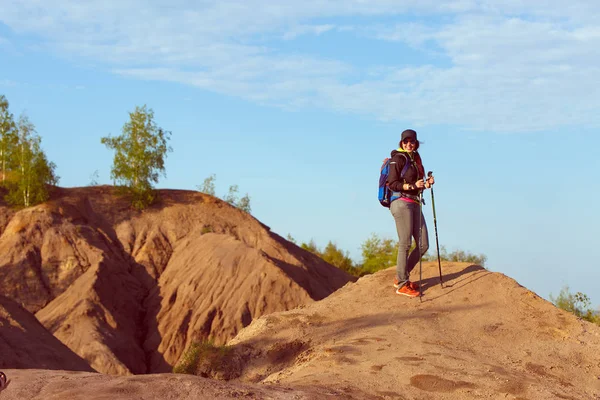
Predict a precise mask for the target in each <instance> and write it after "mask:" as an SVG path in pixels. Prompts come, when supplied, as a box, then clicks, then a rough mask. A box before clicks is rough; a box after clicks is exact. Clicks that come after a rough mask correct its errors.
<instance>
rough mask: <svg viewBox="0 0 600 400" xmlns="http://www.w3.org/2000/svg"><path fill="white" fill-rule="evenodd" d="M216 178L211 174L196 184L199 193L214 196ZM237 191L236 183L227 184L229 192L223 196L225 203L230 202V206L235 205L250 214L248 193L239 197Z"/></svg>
mask: <svg viewBox="0 0 600 400" xmlns="http://www.w3.org/2000/svg"><path fill="white" fill-rule="evenodd" d="M216 179H217V177H216V175H215V174H212V175H210V176H209V177H208V178H206V179H205V180H204V182H203V184H202V185H201V186H200V185H197V186H196V188H197V189H198V191H200V192H201V193H206V194H209V195H211V196H216V194H215V181H216ZM238 192H239V188H238V185H231V186H229V192H228V193H227V194H226V195H225V196H224V197H223V200H224V201H226V202H227V203H229V204H231V205H232V206H234V207H237V208H239V209H240V210H242V211H245V212H247V213H248V214H250V213H251V211H252V208H251V207H250V196H249V195H248V193H246V195H245V196H244V197H242V198H241V199H240V198H239V196H238Z"/></svg>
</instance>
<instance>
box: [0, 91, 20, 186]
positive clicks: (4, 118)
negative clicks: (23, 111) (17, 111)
mask: <svg viewBox="0 0 600 400" xmlns="http://www.w3.org/2000/svg"><path fill="white" fill-rule="evenodd" d="M16 144H17V133H16V124H15V121H14V118H13V115H12V114H11V113H10V112H9V110H8V100H7V99H6V97H4V95H0V170H1V173H0V174H1V176H0V182H1V183H2V184H4V183H5V182H6V172H7V171H8V170H9V169H11V168H12V165H11V161H12V155H13V153H14V150H15V146H16Z"/></svg>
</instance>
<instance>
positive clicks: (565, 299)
mask: <svg viewBox="0 0 600 400" xmlns="http://www.w3.org/2000/svg"><path fill="white" fill-rule="evenodd" d="M550 301H551V302H552V303H554V305H555V306H556V307H558V308H560V309H561V310H565V311H568V312H570V313H573V314H575V315H576V316H577V317H579V318H581V319H584V320H586V321H589V322H592V323H594V324H597V325H600V314H599V313H598V312H594V310H592V309H591V308H590V306H591V301H590V298H589V297H588V296H587V295H586V294H584V293H581V292H577V293H575V294H572V293H571V292H569V287H568V286H565V287H563V288H562V290H561V291H560V293H559V294H558V297H556V298H554V297H553V296H552V294H550Z"/></svg>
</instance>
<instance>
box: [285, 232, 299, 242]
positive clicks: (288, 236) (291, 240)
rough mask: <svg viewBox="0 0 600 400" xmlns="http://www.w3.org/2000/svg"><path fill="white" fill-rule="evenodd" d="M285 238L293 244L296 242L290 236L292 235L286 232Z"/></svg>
mask: <svg viewBox="0 0 600 400" xmlns="http://www.w3.org/2000/svg"><path fill="white" fill-rule="evenodd" d="M286 239H287V240H288V241H290V242H292V243H294V244H296V243H297V242H296V239H294V238H293V237H292V235H290V234H289V233H288V234H287V236H286Z"/></svg>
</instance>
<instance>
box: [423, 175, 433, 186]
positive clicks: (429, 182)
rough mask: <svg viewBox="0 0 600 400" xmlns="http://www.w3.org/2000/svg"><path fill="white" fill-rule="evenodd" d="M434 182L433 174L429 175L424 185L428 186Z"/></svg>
mask: <svg viewBox="0 0 600 400" xmlns="http://www.w3.org/2000/svg"><path fill="white" fill-rule="evenodd" d="M434 183H435V179H434V178H433V175H430V176H429V178H427V181H426V183H425V187H426V188H430V187H431V186H433V184H434Z"/></svg>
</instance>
